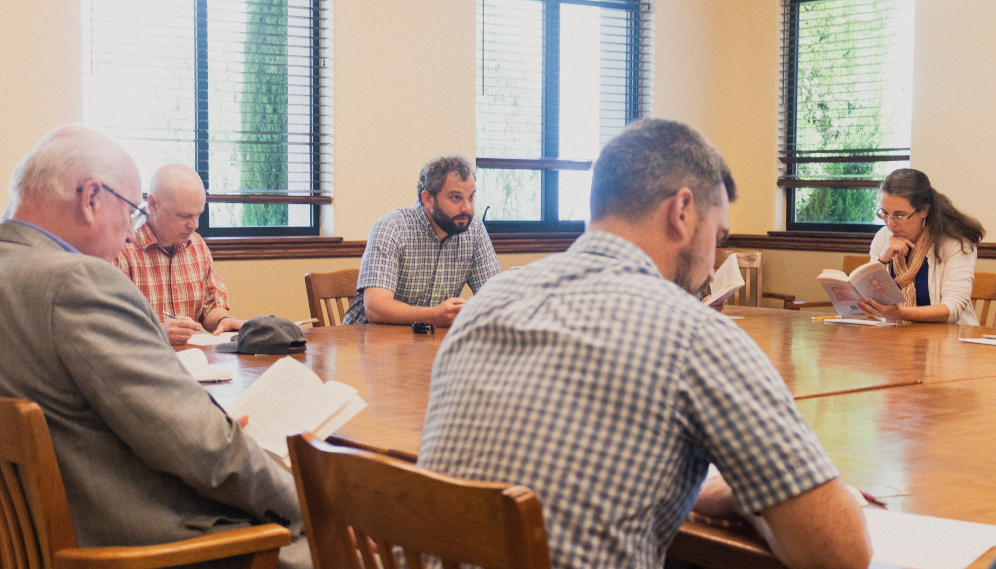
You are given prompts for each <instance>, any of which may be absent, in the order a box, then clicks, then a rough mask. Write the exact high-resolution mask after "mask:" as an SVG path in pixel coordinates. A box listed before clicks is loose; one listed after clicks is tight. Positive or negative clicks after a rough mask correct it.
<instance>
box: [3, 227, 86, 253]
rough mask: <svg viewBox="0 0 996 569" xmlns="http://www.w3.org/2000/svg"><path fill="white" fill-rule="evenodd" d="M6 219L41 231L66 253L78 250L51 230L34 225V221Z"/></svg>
mask: <svg viewBox="0 0 996 569" xmlns="http://www.w3.org/2000/svg"><path fill="white" fill-rule="evenodd" d="M7 221H10V222H11V223H16V224H18V225H23V226H24V227H30V228H31V229H34V230H35V231H37V232H39V233H41V234H42V235H44V236H46V237H48V238H49V239H51V240H52V241H55V242H56V244H58V245H59V247H62V249H63V250H64V251H66V252H68V253H79V252H80V250H79V249H77V248H76V247H73V246H72V245H70V244H69V243H67V242H66V240H65V239H63V238H62V237H59V236H58V235H56V234H54V233H52V232H51V231H49V230H47V229H45V228H42V227H39V226H37V225H35V224H34V223H31V222H28V221H24V220H21V219H8V220H7Z"/></svg>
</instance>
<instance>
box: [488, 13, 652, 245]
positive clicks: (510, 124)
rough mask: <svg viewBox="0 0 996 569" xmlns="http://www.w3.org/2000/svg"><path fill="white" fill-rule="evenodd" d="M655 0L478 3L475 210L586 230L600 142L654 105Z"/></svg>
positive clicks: (499, 218) (492, 225)
mask: <svg viewBox="0 0 996 569" xmlns="http://www.w3.org/2000/svg"><path fill="white" fill-rule="evenodd" d="M652 49H653V21H652V2H648V1H647V0H642V1H640V0H600V1H599V0H591V1H588V0H559V1H558V0H478V2H477V167H478V170H477V211H478V212H479V214H484V213H485V212H486V217H485V223H486V224H487V225H488V229H489V230H490V231H499V232H501V231H505V232H530V231H583V230H584V220H586V219H588V218H589V211H588V194H589V191H590V186H591V165H592V163H593V162H594V160H595V159H596V158H597V157H598V153H599V151H600V149H601V147H602V145H603V144H604V143H605V142H606V141H607V140H608V139H610V138H612V137H613V136H615V135H616V134H617V133H618V132H619V131H621V130H622V129H623V127H625V126H626V125H627V124H629V123H630V122H632V121H633V120H635V119H637V118H639V117H643V116H648V115H649V114H650V110H651V86H652V85H651V69H652V64H653V61H652Z"/></svg>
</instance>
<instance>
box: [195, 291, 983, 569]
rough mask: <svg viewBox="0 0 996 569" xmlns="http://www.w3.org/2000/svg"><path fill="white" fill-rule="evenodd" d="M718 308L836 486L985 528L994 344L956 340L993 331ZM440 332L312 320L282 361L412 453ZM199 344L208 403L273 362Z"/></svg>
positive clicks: (687, 546)
mask: <svg viewBox="0 0 996 569" xmlns="http://www.w3.org/2000/svg"><path fill="white" fill-rule="evenodd" d="M726 310H727V311H728V313H729V314H730V315H738V316H744V318H743V319H741V320H736V322H737V323H738V325H739V326H741V327H742V328H743V329H744V330H745V331H746V332H747V333H748V334H750V335H751V337H752V338H754V340H755V341H757V343H758V344H759V345H760V347H761V349H762V350H763V351H764V352H765V353H766V354H767V355H768V357H769V358H770V359H771V360H772V362H773V363H774V365H775V367H776V368H777V369H778V370H779V371H780V372H781V373H782V375H783V376H784V378H785V381H786V383H787V385H788V386H789V388H790V390H791V391H792V392H793V393H794V394H795V395H796V397H797V403H798V405H799V408H800V409H801V411H802V413H803V415H804V416H805V417H806V419H807V421H809V422H810V424H811V425H813V427H814V429H815V430H816V432H817V434H818V435H819V437H820V440H821V441H822V442H823V444H824V446H825V447H826V449H827V451H828V452H829V453H830V455H831V456H832V457H833V459H834V461H835V462H836V464H837V466H838V468H839V469H840V471H841V473H842V477H843V479H844V481H845V482H847V483H849V484H851V485H853V486H857V487H862V488H867V487H889V488H892V489H894V490H895V492H892V494H896V495H895V496H889V497H885V498H884V500H883V501H885V502H886V504H887V505H888V507H889V509H890V510H895V511H904V512H911V513H919V514H927V515H933V516H939V517H947V518H954V519H961V520H967V521H974V522H982V523H989V524H996V482H994V481H993V480H994V476H993V473H994V472H996V456H994V453H993V452H992V450H993V449H994V448H996V444H994V443H996V413H994V412H992V410H993V409H996V347H992V346H980V345H975V344H967V343H964V342H959V341H958V338H959V337H979V336H981V335H982V334H983V333H996V331H994V330H993V329H988V328H981V327H964V326H962V327H960V326H949V325H945V324H916V325H911V326H905V327H900V328H869V327H856V326H841V325H834V324H825V323H822V322H814V321H813V320H812V319H811V315H809V314H805V313H799V312H793V311H786V310H773V309H750V308H742V307H727V309H726ZM445 333H446V330H445V329H440V330H437V331H436V333H435V335H420V334H413V333H412V331H411V329H410V328H409V327H405V326H378V325H361V326H345V327H329V328H316V329H310V330H306V331H305V337H306V338H307V339H308V351H307V353H305V354H301V355H297V356H293V357H295V358H297V359H299V360H301V361H302V362H303V363H305V364H306V365H308V366H309V367H310V368H311V369H313V370H314V371H315V372H316V373H317V374H318V375H319V376H320V377H322V378H324V379H337V380H339V381H342V382H344V383H348V384H350V385H352V386H354V387H356V388H357V389H358V390H359V394H360V396H361V397H363V398H364V400H366V402H367V403H368V405H369V407H368V408H367V409H366V410H364V411H363V412H361V413H360V414H359V415H357V416H356V417H355V418H354V419H353V420H351V421H350V422H349V423H348V424H347V425H346V426H344V427H343V428H342V429H340V430H339V431H338V432H337V433H336V435H337V436H339V437H342V438H343V439H347V440H349V441H352V442H355V443H358V444H359V445H361V446H367V447H369V448H373V449H378V450H382V451H390V452H392V453H393V454H395V455H400V456H405V457H409V458H414V457H415V456H416V455H417V453H418V447H419V442H420V439H421V431H422V422H423V419H424V415H425V409H426V403H427V401H428V390H429V377H430V374H431V368H432V362H433V359H434V357H435V353H436V351H437V349H438V346H439V343H440V342H441V341H442V338H443V337H444V336H445ZM206 351H207V352H208V359H209V360H210V361H211V362H212V363H224V364H226V365H228V366H229V367H231V368H232V369H234V370H235V373H234V377H235V379H234V381H233V382H232V383H231V384H220V385H212V386H208V387H207V388H208V390H209V391H210V392H211V393H212V394H213V395H214V396H215V398H216V399H218V400H219V402H221V403H222V405H227V404H228V403H229V402H231V401H232V400H234V398H235V397H236V396H237V395H238V394H239V393H241V392H242V391H243V390H244V389H245V388H246V387H247V386H248V385H249V383H251V382H252V381H253V380H254V379H255V378H256V377H257V376H258V375H259V374H260V373H262V371H263V370H265V369H266V368H267V367H269V366H270V365H271V364H272V363H273V362H274V361H276V359H277V357H274V356H241V355H234V354H221V353H212V351H213V350H212V348H206ZM703 548H705V549H703ZM710 548H711V549H710ZM672 550H673V551H674V552H675V553H676V554H679V553H680V555H679V556H680V557H683V558H689V557H694V555H695V554H696V553H695V552H701V551H706V552H707V555H706V556H705V557H699V558H698V559H697V560H698V561H701V562H706V561H710V562H720V563H721V562H723V561H724V560H727V561H728V560H729V557H726V556H728V555H730V554H731V553H732V554H733V555H739V556H740V558H739V560H746V563H747V566H770V565H771V563H772V558H771V557H770V555H769V554H768V553H767V552H766V549H765V548H764V547H763V546H760V545H758V544H757V543H756V541H754V540H753V538H751V537H749V536H746V537H745V536H738V535H733V534H729V533H728V532H724V531H722V530H715V529H713V528H706V527H702V526H698V525H696V524H685V527H683V528H682V532H681V534H680V535H679V537H678V538H677V539H676V540H675V544H674V545H673V546H672ZM709 551H713V553H708V552H709ZM717 552H718V553H717ZM713 554H715V555H718V557H715V556H712V555H713ZM994 555H996V552H990V554H989V555H988V556H987V558H984V559H982V560H980V561H979V564H980V565H983V566H984V563H985V562H986V561H987V560H988V558H991V557H993V556H994ZM693 560H696V559H693Z"/></svg>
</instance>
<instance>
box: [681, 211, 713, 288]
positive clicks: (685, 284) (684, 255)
mask: <svg viewBox="0 0 996 569" xmlns="http://www.w3.org/2000/svg"><path fill="white" fill-rule="evenodd" d="M698 235H699V228H696V229H695V234H694V235H693V236H692V242H691V243H689V244H688V245H686V246H684V247H682V248H681V250H679V251H678V263H677V265H676V266H675V269H674V284H676V285H678V286H680V287H681V288H682V289H684V290H685V291H686V292H687V293H688V294H691V295H692V296H694V297H696V298H701V297H702V293H703V292H705V290H706V287H708V286H709V278H708V277H706V280H705V282H703V283H702V284H700V285H698V286H695V285H694V284H692V282H691V278H692V277H691V275H692V265H693V264H694V263H695V251H694V249H695V245H696V243H697V242H698Z"/></svg>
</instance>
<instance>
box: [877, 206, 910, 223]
mask: <svg viewBox="0 0 996 569" xmlns="http://www.w3.org/2000/svg"><path fill="white" fill-rule="evenodd" d="M918 213H920V210H918V209H915V210H913V213H892V214H890V213H887V212H886V211H885V210H883V209H882V208H878V209H877V210H875V217H877V218H879V219H881V220H882V221H884V222H885V223H889V220H890V219H891V220H893V221H904V220H907V219H909V218H911V217H913V216H914V215H916V214H918Z"/></svg>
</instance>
